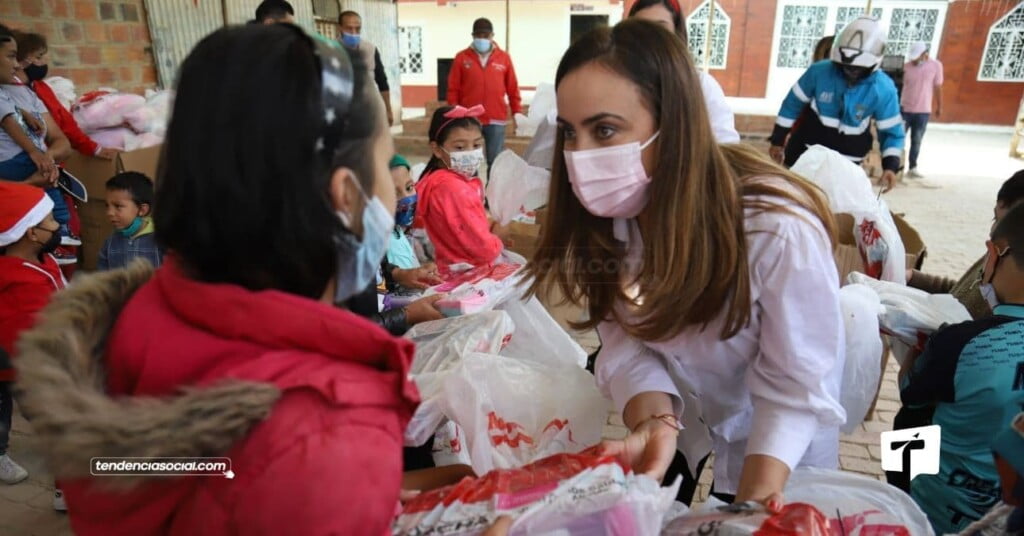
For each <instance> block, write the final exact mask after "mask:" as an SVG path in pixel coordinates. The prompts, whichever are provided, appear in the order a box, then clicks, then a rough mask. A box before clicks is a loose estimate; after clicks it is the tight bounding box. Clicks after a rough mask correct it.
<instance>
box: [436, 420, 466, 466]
mask: <svg viewBox="0 0 1024 536" xmlns="http://www.w3.org/2000/svg"><path fill="white" fill-rule="evenodd" d="M431 454H432V456H433V458H434V466H436V467H446V466H449V465H472V463H473V462H472V460H470V459H469V451H468V450H466V433H465V432H463V431H462V428H461V427H459V425H457V424H455V423H454V422H452V421H445V422H444V424H442V425H441V426H440V427H438V428H437V432H435V433H434V448H433V451H432V452H431Z"/></svg>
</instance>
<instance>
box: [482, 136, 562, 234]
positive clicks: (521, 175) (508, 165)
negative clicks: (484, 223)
mask: <svg viewBox="0 0 1024 536" xmlns="http://www.w3.org/2000/svg"><path fill="white" fill-rule="evenodd" d="M550 183H551V173H550V172H548V170H546V169H543V168H539V167H534V166H530V165H529V164H527V163H526V161H525V160H523V159H522V158H520V157H519V155H517V154H516V153H514V152H512V151H511V150H505V151H503V152H502V153H501V154H499V155H498V157H497V158H495V159H494V164H492V165H491V169H490V171H489V172H488V182H487V203H488V206H489V207H490V210H491V214H492V215H493V216H494V217H495V218H496V219H497V220H498V222H499V223H501V224H502V225H507V224H508V223H509V222H510V221H512V219H513V218H515V217H516V216H518V215H520V214H523V213H526V212H530V211H532V210H536V209H537V208H539V207H542V206H544V205H546V204H547V202H548V185H549V184H550Z"/></svg>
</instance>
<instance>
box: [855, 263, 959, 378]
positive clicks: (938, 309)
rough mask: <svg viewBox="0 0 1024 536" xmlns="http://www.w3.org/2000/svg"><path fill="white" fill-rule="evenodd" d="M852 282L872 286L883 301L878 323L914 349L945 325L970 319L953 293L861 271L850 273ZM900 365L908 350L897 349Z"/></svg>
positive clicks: (889, 333) (885, 330)
mask: <svg viewBox="0 0 1024 536" xmlns="http://www.w3.org/2000/svg"><path fill="white" fill-rule="evenodd" d="M847 281H848V282H850V283H861V284H864V285H867V286H868V287H871V289H872V290H874V291H875V292H876V293H877V294H878V297H879V299H880V300H881V302H882V309H883V311H882V313H881V315H880V316H879V317H878V322H879V324H880V326H881V330H882V332H884V333H886V334H888V335H892V336H893V337H894V338H895V339H896V340H898V341H899V342H900V343H902V344H904V345H906V346H908V347H910V348H913V347H915V346H917V345H918V344H919V343H920V342H921V341H923V340H924V339H925V338H926V337H927V336H929V335H931V334H932V333H934V332H935V331H936V330H938V329H939V328H940V327H942V326H943V325H944V324H958V323H960V322H966V321H968V320H970V319H971V314H970V313H969V312H967V309H966V308H965V307H964V306H963V304H961V303H960V302H959V301H957V299H956V298H954V297H953V296H952V295H950V294H929V293H927V292H925V291H923V290H919V289H916V288H910V287H908V286H905V285H898V284H896V283H891V282H888V281H878V280H876V279H873V278H871V277H868V276H866V275H864V274H862V273H858V272H853V273H851V274H850V275H849V276H847ZM894 355H895V356H896V358H897V360H898V361H899V362H900V365H902V364H903V361H904V360H905V356H906V354H905V352H894Z"/></svg>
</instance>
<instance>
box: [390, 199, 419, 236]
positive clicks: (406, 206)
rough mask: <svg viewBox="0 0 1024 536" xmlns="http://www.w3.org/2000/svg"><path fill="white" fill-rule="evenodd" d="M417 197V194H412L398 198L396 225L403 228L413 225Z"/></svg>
mask: <svg viewBox="0 0 1024 536" xmlns="http://www.w3.org/2000/svg"><path fill="white" fill-rule="evenodd" d="M416 198H417V196H416V194H412V195H410V196H408V197H403V198H402V199H399V200H398V206H397V208H396V209H395V225H397V226H399V227H402V228H408V227H410V226H412V222H413V220H414V219H415V218H416Z"/></svg>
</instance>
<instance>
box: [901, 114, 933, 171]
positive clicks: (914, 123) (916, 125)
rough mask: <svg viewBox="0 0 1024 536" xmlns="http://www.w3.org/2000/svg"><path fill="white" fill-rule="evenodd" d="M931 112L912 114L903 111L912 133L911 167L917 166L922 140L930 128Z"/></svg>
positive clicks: (908, 128)
mask: <svg viewBox="0 0 1024 536" xmlns="http://www.w3.org/2000/svg"><path fill="white" fill-rule="evenodd" d="M930 117H931V114H912V113H908V112H903V121H904V122H905V123H906V124H907V131H909V133H910V169H914V168H916V167H917V156H918V155H919V154H921V140H922V139H924V131H925V130H927V129H928V118H930Z"/></svg>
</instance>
